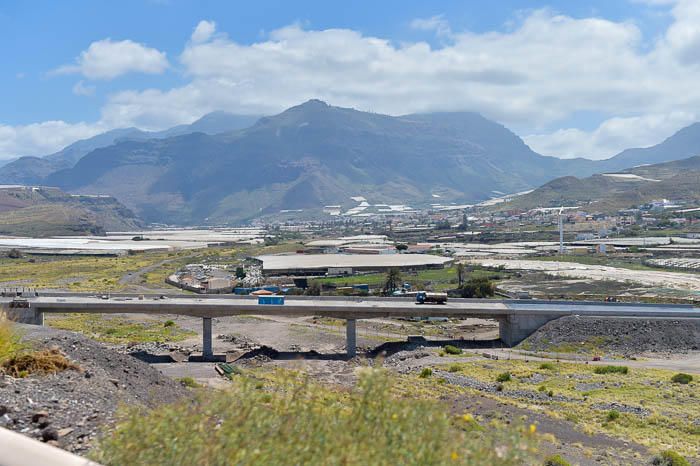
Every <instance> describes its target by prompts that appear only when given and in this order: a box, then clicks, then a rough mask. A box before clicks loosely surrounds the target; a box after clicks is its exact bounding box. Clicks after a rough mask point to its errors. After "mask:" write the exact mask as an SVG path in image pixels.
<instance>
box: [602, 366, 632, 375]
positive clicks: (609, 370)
mask: <svg viewBox="0 0 700 466" xmlns="http://www.w3.org/2000/svg"><path fill="white" fill-rule="evenodd" d="M593 372H595V373H596V374H627V372H629V368H628V367H627V366H596V368H595V369H593Z"/></svg>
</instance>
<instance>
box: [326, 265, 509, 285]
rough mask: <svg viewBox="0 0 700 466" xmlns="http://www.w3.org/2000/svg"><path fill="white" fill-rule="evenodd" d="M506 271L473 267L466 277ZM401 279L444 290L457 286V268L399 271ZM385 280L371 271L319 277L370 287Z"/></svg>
mask: <svg viewBox="0 0 700 466" xmlns="http://www.w3.org/2000/svg"><path fill="white" fill-rule="evenodd" d="M506 274H507V273H506V272H494V271H493V270H487V269H482V268H478V267H477V268H474V269H473V270H471V271H470V272H468V273H467V276H466V279H469V278H488V279H490V280H499V279H502V278H504V276H505V275H506ZM401 279H402V282H404V283H410V284H411V285H412V286H413V289H422V288H427V289H433V290H435V291H444V290H449V289H453V288H457V286H458V282H457V268H456V267H455V266H452V267H447V268H444V269H434V270H421V271H418V272H416V273H406V272H402V273H401ZM385 280H386V274H383V273H373V274H367V275H353V276H349V277H334V278H319V279H317V281H318V282H319V283H327V284H330V283H332V284H335V285H337V286H351V285H359V284H363V283H366V284H368V285H369V286H370V287H371V288H376V287H381V286H382V285H384V282H385Z"/></svg>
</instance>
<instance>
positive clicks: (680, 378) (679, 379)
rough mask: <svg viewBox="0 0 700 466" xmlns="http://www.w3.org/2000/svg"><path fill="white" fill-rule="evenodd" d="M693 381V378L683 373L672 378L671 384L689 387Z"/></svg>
mask: <svg viewBox="0 0 700 466" xmlns="http://www.w3.org/2000/svg"><path fill="white" fill-rule="evenodd" d="M692 381H693V376H692V375H690V374H684V373H683V372H679V373H678V374H675V375H674V376H673V377H671V382H673V383H679V384H683V385H687V384H689V383H690V382H692Z"/></svg>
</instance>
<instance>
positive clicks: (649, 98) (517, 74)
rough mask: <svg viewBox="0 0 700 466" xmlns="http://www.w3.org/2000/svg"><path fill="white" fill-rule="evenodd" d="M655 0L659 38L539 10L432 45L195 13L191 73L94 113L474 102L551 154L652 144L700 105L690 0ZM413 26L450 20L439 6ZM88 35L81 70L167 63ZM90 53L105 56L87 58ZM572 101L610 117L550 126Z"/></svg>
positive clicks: (183, 115)
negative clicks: (247, 29)
mask: <svg viewBox="0 0 700 466" xmlns="http://www.w3.org/2000/svg"><path fill="white" fill-rule="evenodd" d="M664 8H667V9H668V12H669V14H670V19H671V24H670V26H669V27H668V28H667V30H666V31H665V32H664V33H663V34H661V35H660V36H659V37H658V38H649V37H644V36H643V34H642V31H641V30H640V28H639V27H638V26H637V25H636V24H635V23H634V22H632V21H622V22H616V21H609V20H606V19H602V18H581V19H576V18H571V17H568V16H565V15H561V14H556V13H555V12H552V11H550V10H538V11H530V12H527V13H524V14H522V15H521V16H519V17H518V19H517V20H516V21H515V22H512V23H509V24H508V26H507V27H505V28H504V29H503V30H499V31H491V32H485V33H474V32H470V31H462V32H459V31H451V35H450V36H449V37H450V41H449V43H448V44H444V45H441V46H440V47H431V45H429V44H427V43H425V42H409V43H396V42H393V41H391V40H388V39H385V38H381V37H374V36H367V35H363V34H361V33H360V32H357V31H353V30H349V29H326V30H306V29H304V28H303V27H301V26H300V25H291V26H287V27H284V28H281V29H278V30H275V31H272V32H271V33H269V34H268V35H267V36H265V37H264V38H263V39H261V40H260V41H259V42H257V43H253V44H243V43H238V42H235V41H234V40H231V39H229V38H228V37H227V36H226V35H224V34H221V33H217V32H216V27H215V25H214V23H213V22H211V21H201V22H199V23H198V24H197V26H196V28H195V29H194V32H193V33H192V36H191V38H190V40H189V41H188V42H187V43H186V44H185V45H184V50H183V52H182V54H181V55H180V56H179V61H180V64H181V65H182V69H183V71H184V75H185V78H187V79H189V82H188V83H186V84H185V85H183V86H180V87H175V88H172V89H164V90H159V89H147V90H124V91H121V92H116V93H114V94H112V95H111V96H109V97H108V98H107V101H106V103H105V105H104V106H103V108H102V116H101V120H100V122H99V125H101V126H102V127H105V128H114V127H123V126H131V125H134V126H138V127H142V128H144V129H162V128H164V127H167V126H171V125H174V124H179V123H184V122H191V121H192V120H194V119H196V118H198V117H199V116H201V115H202V114H204V113H206V112H209V111H212V110H217V109H220V110H228V111H232V112H237V113H256V114H261V113H267V114H270V113H275V112H278V111H281V110H283V109H285V108H287V107H289V106H292V105H296V104H298V103H300V102H302V101H304V100H306V99H310V98H320V99H323V100H326V101H328V102H329V103H331V104H333V105H339V106H349V107H355V108H358V109H361V110H372V111H375V112H382V113H388V114H394V115H398V114H405V113H411V112H429V111H462V110H469V111H477V112H481V113H483V114H484V115H485V116H487V117H489V118H492V119H495V120H497V121H499V122H501V123H503V124H505V125H506V126H511V127H513V126H516V127H518V128H525V132H526V133H527V134H530V136H528V137H527V138H526V139H527V141H528V142H529V143H531V144H532V145H533V147H534V148H535V149H538V150H540V151H542V152H543V153H545V154H547V155H562V156H576V155H585V156H588V157H593V158H601V157H605V156H609V155H613V154H614V153H615V152H617V151H619V150H620V149H623V148H625V147H629V146H644V145H648V144H654V143H656V142H659V141H660V140H662V139H663V138H664V137H667V136H669V135H670V134H671V133H673V132H674V131H675V130H677V129H680V128H681V127H682V126H683V125H685V124H687V123H690V122H691V121H693V120H694V119H695V118H696V117H698V116H700V114H699V111H698V109H699V108H700V86H697V82H700V2H697V1H696V0H679V1H677V2H675V3H673V4H672V5H670V4H669V5H668V6H665V7H664ZM412 26H413V27H415V28H419V29H428V30H434V31H439V30H441V29H442V30H446V29H445V28H449V24H448V23H447V20H446V19H445V18H444V17H442V16H436V17H433V18H428V19H422V20H416V21H414V22H413V23H412ZM101 42H104V41H101ZM125 42H129V41H125ZM109 44H117V43H115V42H111V41H109ZM130 44H133V45H135V46H137V48H139V49H140V48H143V47H144V46H142V45H139V44H135V43H133V42H131V43H130ZM94 46H95V44H92V45H91V46H90V48H89V49H88V50H87V51H86V52H83V55H81V58H80V59H79V60H78V65H76V66H77V67H79V68H80V70H81V72H83V73H84V74H85V75H86V76H88V75H90V76H92V77H94V78H96V77H105V78H106V77H110V76H116V75H119V74H120V73H123V72H126V71H125V70H132V69H134V68H139V67H140V68H141V69H142V70H143V69H151V70H162V69H164V68H165V67H167V60H166V59H165V56H164V54H161V53H160V52H158V51H155V50H153V49H149V50H151V51H153V52H154V53H155V56H157V57H160V59H156V60H155V61H156V62H158V63H160V65H159V66H156V67H154V68H147V67H145V65H144V66H140V65H139V66H135V65H133V61H131V60H127V64H126V65H124V64H123V62H120V63H121V64H119V65H114V64H111V65H107V63H111V62H110V61H109V60H107V59H105V60H97V59H94V60H93V59H92V58H91V57H93V56H95V55H110V54H100V53H91V52H90V51H91V50H93V51H95V50H96V49H99V47H96V46H95V47H94ZM107 48H109V47H107ZM127 48H129V49H130V48H131V46H129V47H127ZM95 63H103V66H93V67H91V66H88V64H95ZM154 72H155V71H154ZM578 112H583V113H593V114H601V115H607V117H606V118H607V121H604V122H602V123H601V124H600V127H599V128H597V129H596V130H594V131H583V130H581V129H577V128H575V127H574V128H565V129H560V130H558V131H549V130H548V128H557V127H560V126H561V122H562V121H569V120H570V119H571V117H572V115H575V114H576V113H578ZM574 121H575V120H574ZM573 126H575V125H573ZM11 155H14V154H11ZM0 156H2V153H0Z"/></svg>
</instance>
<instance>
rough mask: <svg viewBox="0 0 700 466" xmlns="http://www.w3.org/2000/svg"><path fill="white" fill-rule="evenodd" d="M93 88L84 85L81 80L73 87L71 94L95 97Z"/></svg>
mask: <svg viewBox="0 0 700 466" xmlns="http://www.w3.org/2000/svg"><path fill="white" fill-rule="evenodd" d="M95 89H96V88H95V86H90V85H87V84H85V82H84V81H83V80H82V79H81V80H80V81H78V82H77V83H75V85H73V94H75V95H82V96H88V97H89V96H93V95H95Z"/></svg>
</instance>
